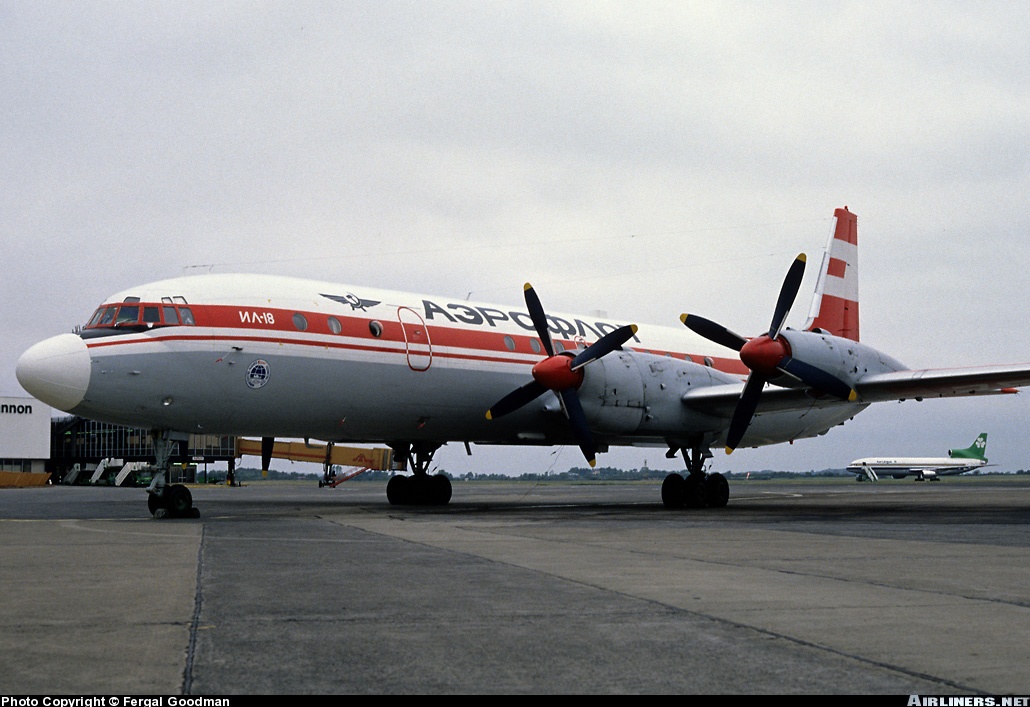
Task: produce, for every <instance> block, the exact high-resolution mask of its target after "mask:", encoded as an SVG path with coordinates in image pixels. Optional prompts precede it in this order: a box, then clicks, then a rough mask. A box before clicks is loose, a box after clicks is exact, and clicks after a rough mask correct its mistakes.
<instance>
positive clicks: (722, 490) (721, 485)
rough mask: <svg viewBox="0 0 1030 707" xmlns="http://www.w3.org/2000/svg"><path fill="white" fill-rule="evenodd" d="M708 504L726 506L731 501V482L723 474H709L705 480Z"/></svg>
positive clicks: (718, 506) (714, 506) (713, 506)
mask: <svg viewBox="0 0 1030 707" xmlns="http://www.w3.org/2000/svg"><path fill="white" fill-rule="evenodd" d="M705 487H706V489H705V490H706V491H707V494H706V496H707V498H706V500H707V501H708V506H709V507H710V508H725V506H726V504H727V503H729V501H730V483H729V482H728V481H727V480H726V477H725V476H723V475H722V474H719V473H715V474H709V475H708V478H707V479H706V480H705Z"/></svg>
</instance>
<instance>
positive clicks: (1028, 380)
mask: <svg viewBox="0 0 1030 707" xmlns="http://www.w3.org/2000/svg"><path fill="white" fill-rule="evenodd" d="M1027 385H1030V364H1028V363H1018V364H1010V365H1001V366H976V367H972V368H938V369H934V368H928V369H922V370H911V371H897V372H893V373H875V374H871V375H868V376H865V377H864V378H862V379H861V380H859V381H858V382H856V383H855V391H856V392H857V393H858V399H857V400H856V401H855V402H854V403H845V402H843V401H841V400H840V399H839V398H835V397H832V396H820V397H814V396H813V395H812V393H811V391H810V390H809V389H805V388H776V387H767V388H766V389H765V390H764V391H762V395H761V398H759V401H758V407H757V410H756V412H777V411H787V410H811V409H813V408H820V407H831V406H833V407H836V406H839V405H866V404H868V403H879V402H886V401H891V400H908V399H922V398H952V397H964V396H969V395H1000V394H1005V393H1015V392H1016V390H1015V389H1016V388H1020V387H1023V386H1027ZM743 389H744V383H743V382H741V383H730V384H726V385H714V386H709V387H706V388H698V389H696V390H692V391H690V392H688V393H686V394H684V395H683V397H682V398H681V400H682V401H683V404H684V405H686V406H687V407H689V408H691V409H693V410H697V411H698V412H703V413H707V414H709V415H715V416H718V417H730V416H732V415H733V410H734V408H735V407H736V405H737V400H739V398H740V395H741V392H742V391H743Z"/></svg>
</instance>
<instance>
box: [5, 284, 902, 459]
mask: <svg viewBox="0 0 1030 707" xmlns="http://www.w3.org/2000/svg"><path fill="white" fill-rule="evenodd" d="M116 305H117V306H120V307H121V306H128V307H130V310H125V312H122V311H121V310H119V311H118V313H117V314H116V313H115V312H114V311H113V310H111V311H108V310H109V309H110V308H111V307H114V306H116ZM132 306H138V307H139V312H138V313H137V315H138V318H135V317H134V318H132V319H131V320H130V321H128V322H127V323H124V324H122V325H117V326H114V327H111V326H110V322H108V323H107V324H105V325H103V326H98V324H100V323H101V322H102V321H103V317H104V316H111V315H113V316H116V317H118V318H121V317H122V316H123V314H124V315H125V316H129V315H131V314H132V312H131V307H132ZM548 322H549V324H550V325H551V326H550V329H551V332H552V336H553V338H554V340H555V342H556V345H558V346H561V347H563V348H565V349H566V350H573V349H575V348H576V347H577V346H582V345H583V344H584V343H587V344H589V343H591V342H594V341H596V340H597V339H599V338H600V337H601V336H603V335H604V334H605V333H607V332H609V331H611V330H613V329H615V328H616V327H617V326H619V324H620V323H616V322H609V321H606V320H601V319H599V318H598V317H582V316H569V315H561V314H553V315H551V316H549V317H548ZM854 346H855V347H860V346H861V345H859V344H854ZM706 349H707V351H706ZM726 353H727V352H726V350H725V349H721V348H720V349H718V350H717V351H716V350H714V349H713V347H712V346H711V345H710V344H708V342H706V341H704V340H702V339H700V338H698V337H697V336H695V335H694V334H693V333H692V332H690V331H688V330H687V329H686V328H685V327H675V328H673V327H656V326H646V325H645V326H640V327H639V330H638V331H637V333H636V336H634V338H633V339H631V340H629V341H628V342H627V344H626V346H625V347H624V348H623V350H621V351H616V352H613V353H612V354H610V355H608V356H606V357H604V358H603V359H599V360H597V361H595V362H593V363H591V364H589V365H587V366H586V367H585V369H584V371H585V377H584V380H583V383H582V386H581V387H580V389H579V396H580V398H581V399H582V401H583V407H584V409H585V411H586V415H587V418H588V420H589V423H590V426H591V429H592V431H593V432H594V434H595V436H596V440H597V442H598V444H599V445H600V448H601V449H602V451H603V448H604V447H605V446H607V445H618V444H623V445H633V444H636V445H663V446H664V445H669V446H672V447H680V446H686V445H687V444H690V443H692V442H696V441H698V440H700V439H702V438H703V441H704V443H705V444H713V443H715V442H717V441H718V440H719V439H720V437H721V436H722V435H724V434H725V429H726V426H727V424H728V415H727V414H713V413H712V412H710V411H708V412H701V411H698V410H696V409H694V408H692V407H690V406H688V405H684V404H683V401H682V400H681V398H682V396H683V395H684V394H686V393H688V392H690V391H696V390H697V389H699V388H704V387H709V386H727V385H738V386H739V385H740V383H741V381H742V380H743V378H744V377H745V376H746V375H747V372H748V371H747V369H746V368H745V367H744V366H743V364H742V363H741V362H740V361H739V360H738V359H737V358H727V357H726V356H725V354H726ZM545 356H546V354H543V353H541V351H540V342H539V339H538V337H537V335H536V333H535V331H534V328H533V325H532V322H531V321H530V318H529V316H528V315H527V313H526V310H525V309H523V308H519V307H513V306H506V305H490V304H482V303H472V302H456V301H452V300H450V299H448V298H445V297H435V296H429V295H417V294H404V293H399V292H392V291H386V290H378V289H373V288H367V287H349V286H344V285H339V284H334V283H327V282H314V281H309V280H301V279H294V278H284V277H274V276H253V275H206V276H199V277H187V278H177V279H171V280H165V281H161V282H155V283H151V284H147V285H141V286H139V287H134V288H132V289H129V290H125V291H124V292H121V293H118V294H116V295H114V296H112V297H111V298H110V299H109V300H108V301H107V303H106V304H105V305H104V306H102V307H101V308H100V309H99V310H98V312H97V315H96V317H95V319H94V320H91V322H90V324H89V325H87V327H86V328H84V329H83V330H82V332H81V336H80V335H76V334H65V335H62V336H58V337H54V338H52V339H48V340H46V341H44V342H41V343H40V344H37V345H36V346H35V347H33V348H32V349H30V350H29V351H27V352H26V353H25V354H24V355H23V357H22V359H21V360H20V361H19V364H18V377H19V380H21V382H22V385H23V386H24V387H25V388H26V390H28V391H29V392H30V393H31V394H33V395H35V396H36V397H37V398H39V399H41V400H44V401H46V402H49V403H50V404H51V405H53V406H54V407H56V408H58V409H61V410H64V411H67V412H69V413H73V414H76V415H81V416H83V417H87V418H91V419H97V420H103V421H109V422H112V423H116V424H125V425H131V426H137V427H146V428H151V429H170V430H176V431H179V432H196V433H206V434H227V435H248V436H274V437H293V438H308V437H310V438H314V439H321V440H328V441H340V442H364V443H387V444H389V443H392V442H398V441H405V442H416V441H420V440H424V441H428V442H433V443H445V442H448V441H465V442H473V443H487V444H565V443H569V442H571V441H573V440H572V437H571V436H570V433H569V429H568V424H567V422H566V420H565V418H564V416H563V415H562V414H561V407H560V404H559V402H558V398H557V396H556V395H554V394H552V393H548V394H546V395H544V396H542V397H540V398H539V399H538V400H537V401H535V402H534V403H532V404H529V405H526V406H525V407H524V408H522V409H520V410H518V411H516V412H514V413H512V414H510V415H507V416H505V417H503V418H501V419H497V420H487V419H486V417H485V412H486V411H487V410H488V409H489V408H490V406H491V405H492V404H494V403H495V402H496V401H498V400H499V399H500V398H502V397H503V396H505V395H507V394H508V393H509V392H511V391H512V390H514V389H515V388H517V387H519V386H521V385H523V384H524V383H526V382H527V381H529V380H531V369H532V367H533V365H534V364H536V363H538V362H539V361H540V360H542V359H543V358H544V357H545ZM890 363H891V367H890V370H895V369H897V367H898V366H899V365H900V364H896V362H890ZM877 365H879V364H877ZM878 370H883V367H882V366H881V368H880V369H878ZM864 407H865V406H864V405H861V404H845V403H840V404H822V405H819V406H814V407H812V408H811V409H805V410H802V411H798V410H790V411H781V412H768V413H764V414H759V415H757V416H756V417H755V419H754V421H753V423H752V426H751V428H750V429H749V431H748V433H747V436H746V437H745V440H744V445H743V446H757V445H761V444H773V443H778V442H784V441H791V440H794V439H799V438H803V437H810V436H814V435H818V434H822V433H824V432H826V430H828V429H829V428H831V427H833V426H834V425H837V424H839V423H841V422H843V421H845V420H847V419H849V418H850V417H852V416H853V415H855V414H856V413H857V412H858V411H860V410H862V409H863V408H864Z"/></svg>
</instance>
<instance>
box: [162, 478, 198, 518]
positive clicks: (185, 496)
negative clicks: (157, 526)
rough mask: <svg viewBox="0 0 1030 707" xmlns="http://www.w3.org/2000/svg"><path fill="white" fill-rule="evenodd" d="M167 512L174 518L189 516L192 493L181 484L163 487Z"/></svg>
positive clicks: (191, 508) (191, 505)
mask: <svg viewBox="0 0 1030 707" xmlns="http://www.w3.org/2000/svg"><path fill="white" fill-rule="evenodd" d="M165 500H166V504H167V505H166V507H167V508H168V514H169V515H171V516H174V517H175V518H189V517H190V515H191V513H192V510H193V494H192V493H190V490H189V489H188V488H186V487H185V486H183V485H182V484H175V485H174V486H169V487H168V488H166V489H165Z"/></svg>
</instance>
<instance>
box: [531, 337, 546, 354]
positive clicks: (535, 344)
mask: <svg viewBox="0 0 1030 707" xmlns="http://www.w3.org/2000/svg"><path fill="white" fill-rule="evenodd" d="M529 348H531V349H533V353H541V352H542V351H543V349H542V348H541V347H540V339H530V340H529Z"/></svg>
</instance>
